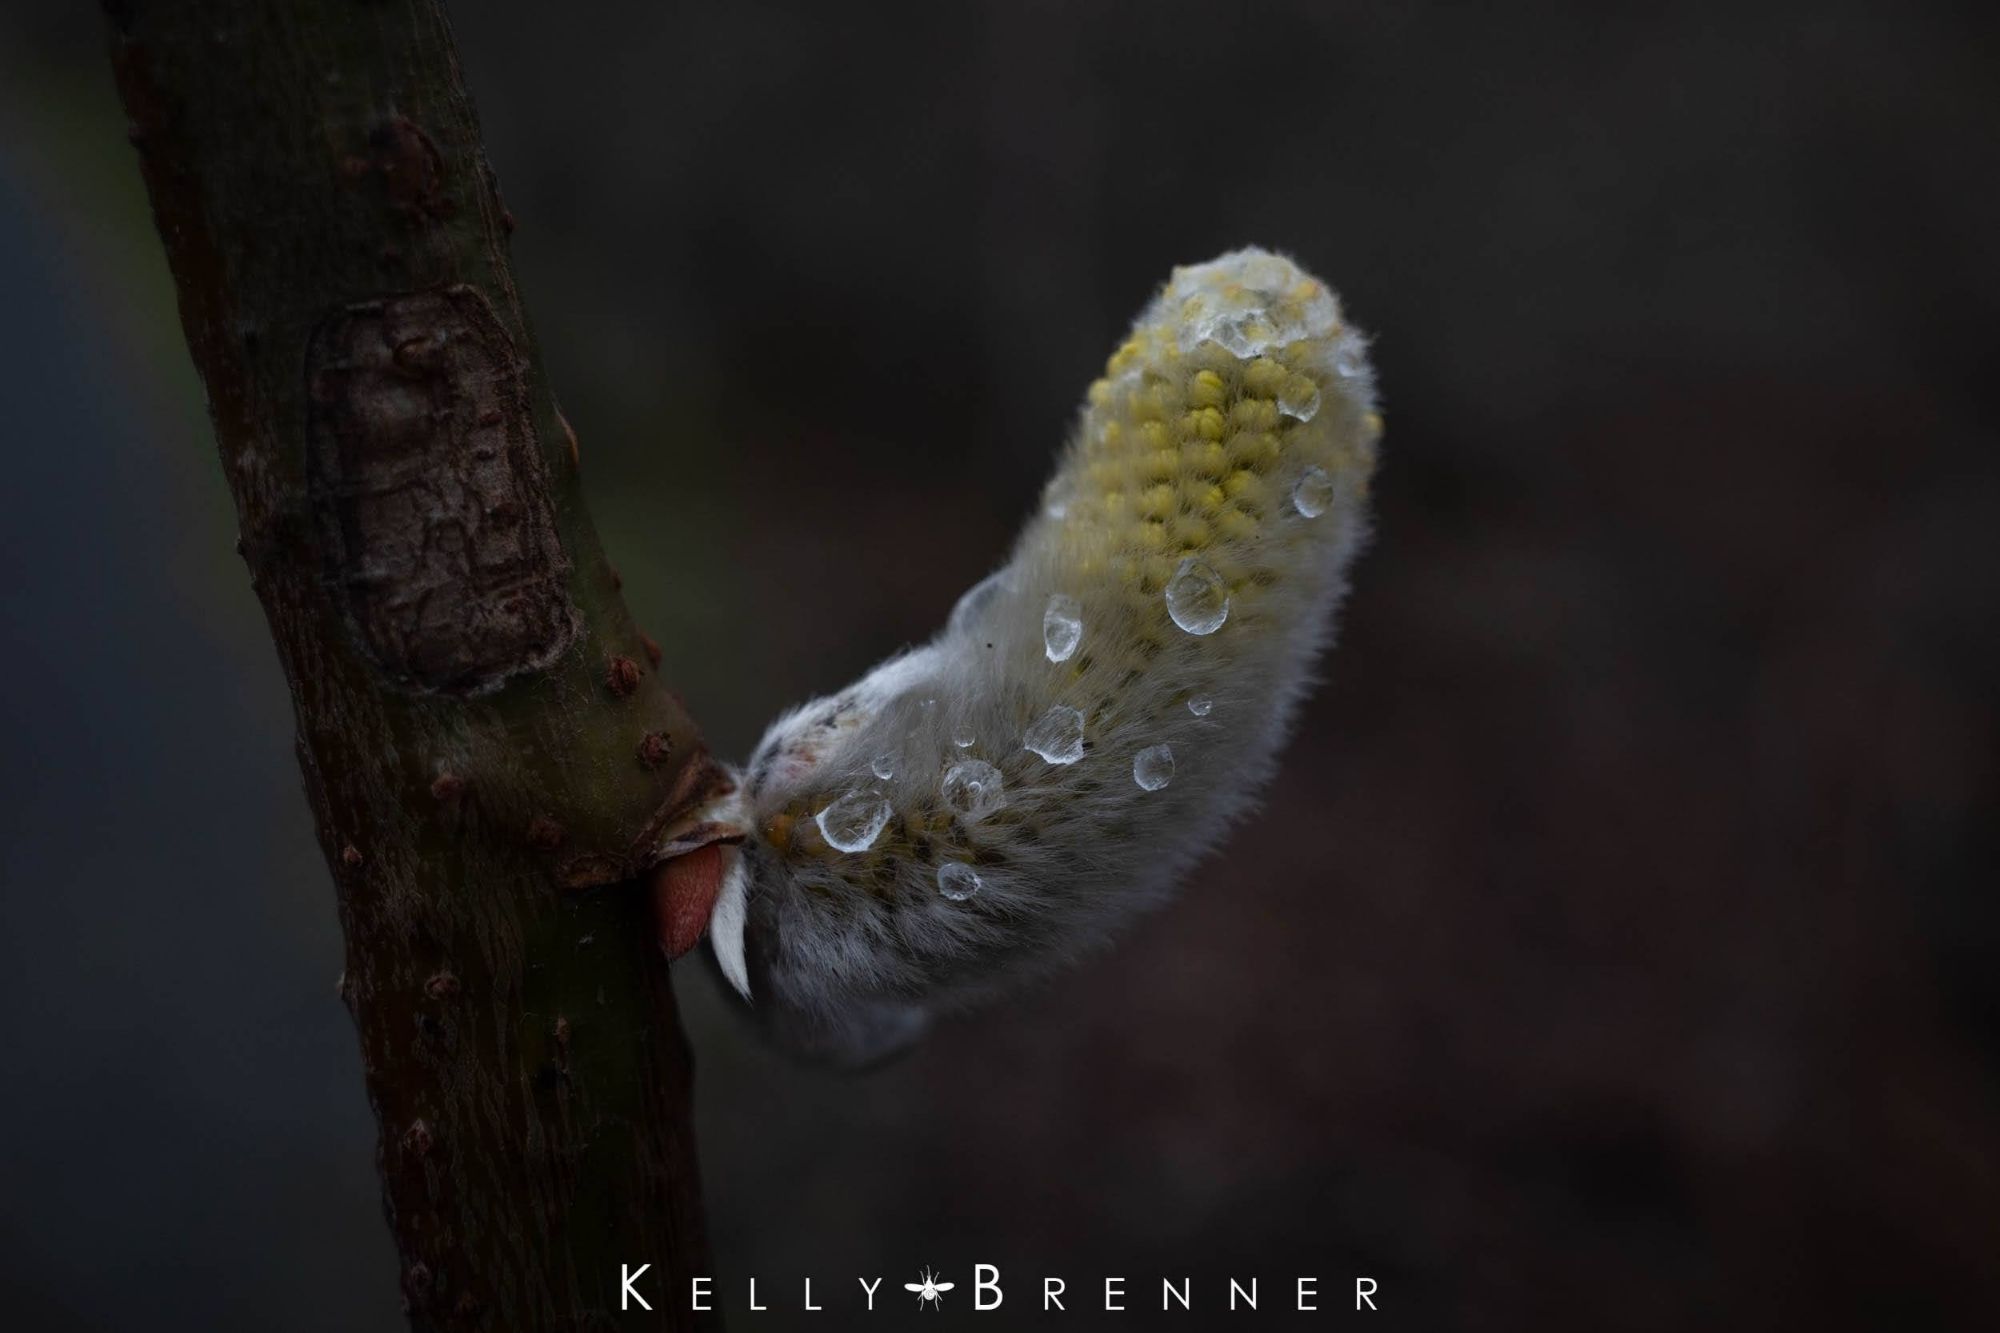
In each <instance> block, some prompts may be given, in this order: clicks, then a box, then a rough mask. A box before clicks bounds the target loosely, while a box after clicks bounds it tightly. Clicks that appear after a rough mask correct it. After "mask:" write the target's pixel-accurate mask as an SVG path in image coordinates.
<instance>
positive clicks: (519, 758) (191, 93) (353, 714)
mask: <svg viewBox="0 0 2000 1333" xmlns="http://www.w3.org/2000/svg"><path fill="white" fill-rule="evenodd" d="M106 9H107V11H108V13H109V15H110V18H111V24H112V54H113V60H114V65H115V68H116V73H117V79H118V86H119V90H120V93H121V95H122V97H123V99H124V102H125V106H126V109H127V113H128V115H129V117H130V121H131V131H132V140H133V142H134V144H135V145H137V147H138V149H139V152H140V161H141V166H142V169H143V171H144V173H145V178H146V184H147V188H148V191H149V193H150V195H151V199H152V204H153V210H154V214H155V219H156V221H157V223H158V225H159V230H160V234H161V236H162V238H163V239H164V241H165V243H166V249H167V256H168V259H169V262H170V264H171V266H172V269H173V273H174V278H175V282H176V285H177V287H178V291H179V298H180V310H181V320H182V324H183V326H184V328H185V331H186V335H187V340H188V346H189V348H190V350H191V351H192V353H193V356H194V360H195V364H196V366H197V368H198V369H199V371H200V373H201V376H202V379H203V381H204V382H205V384H206V386H207V390H208V398H209V407H210V412H211V415H212V417H213V421H214V426H215V434H216V440H217V443H218V445H219V446H220V449H221V454H222V462H223V467H224V470H225V471H226V473H227V474H228V479H229V485H230V488H231V490H232V491H233V493H234V495H235V499H236V505H237V511H238V515H239V519H240V523H241V549H242V551H243V553H244V556H245V559H246V560H247V562H248V564H249V567H250V573H251V579H252V582H253V584H254V585H255V587H256V590H257V594H258V596H259V598H260V599H261V600H262V602H263V605H264V609H265V612H266V615H267V616H268V619H269V622H270V627H271V631H272V635H273V637H274V639H275V640H276V642H277V646H278V652H279V657H280V659H281V660H282V662H283V664H284V669H285V674H286V677H287V679H288V680H289V681H290V684H291V691H292V696H293V702H294V708H295V712H296V718H297V724H298V752H299V761H300V765H301V767H302V769H303V770H304V774H305V785H306V789H307V793H308V796H309V798H310V800H311V803H312V808H313V813H314V816H315V819H316V821H317V824H318V830H319V838H320V844H321V848H322V850H323V851H324V853H325V854H326V857H327V860H328V863H329V865H330V866H331V868H332V870H333V874H334V878H335V881H336V884H337V886H338V892H339V899H340V914H341V922H342V926H343V929H344V930H345V933H346V940H347V971H346V973H345V974H344V976H343V978H342V982H341V994H342V997H343V999H344V1000H345V1001H346V1003H347V1005H348V1006H349V1008H350V1010H351V1012H352V1014H353V1016H354V1020H355V1024H356V1026H357V1028H358V1029H359V1032H360V1037H361V1048H362V1057H363V1062H364V1066H365V1069H366V1074H367V1081H368V1092H369V1098H370V1101H371V1102H372V1104H373V1106H374V1108H375V1113H376V1116H377V1120H378V1124H379V1130H380V1148H379V1154H378V1155H379V1165H380V1168H381V1172H382V1179H383V1184H384V1196H385V1202H386V1208H387V1212H388V1215H389V1220H390V1223H391V1226H392V1227H393V1229H394V1231H395V1236H396V1243H397V1247H398V1249H399V1251H400V1254H401V1259H402V1288H403V1292H404V1295H405V1298H406V1301H407V1304H408V1307H409V1311H410V1316H411V1320H412V1322H413V1324H414V1325H415V1326H416V1327H417V1328H420V1329H431V1328H468V1327H484V1328H495V1329H509V1330H517V1329H543V1328H599V1327H623V1326H626V1323H625V1322H624V1321H627V1320H630V1321H633V1326H643V1327H649V1328H681V1327H687V1326H691V1325H692V1322H693V1320H694V1318H695V1317H694V1316H693V1315H691V1314H689V1313H687V1312H686V1311H685V1309H684V1306H685V1304H686V1303H685V1302H681V1301H669V1300H666V1299H663V1296H664V1294H665V1292H667V1291H668V1290H678V1291H681V1292H685V1291H686V1290H687V1286H686V1280H687V1279H688V1278H689V1277H691V1276H694V1275H695V1274H698V1273H706V1272H708V1271H709V1265H708V1257H707V1248H706V1240H705V1237H704V1234H703V1228H702V1217H701V1209H700V1196H699V1187H698V1183H697V1178H696V1169H695V1155H694V1146H693V1138H692V1133H691V1129H690V1121H689V1080H690V1069H689V1062H688V1054H687V1050H686V1044H685V1041H684V1038H683V1037H682V1035H681V1032H680V1028H679V1024H678V1019H677V1016H676V1012H675V1008H674V1001H673V994H672V991H671V989H670V987H669V985H668V982H667V969H666V968H665V966H664V965H663V964H662V962H661V960H660V957H659V954H658V952H657V950H656V949H655V947H654V942H653V941H654V930H653V924H652V921H651V919H650V904H649V899H648V895H647V894H645V893H643V892H636V891H633V887H634V886H633V884H632V882H631V881H633V879H634V878H635V877H636V876H638V875H640V874H641V873H642V872H643V871H644V870H645V869H646V867H647V866H648V864H649V863H650V862H651V861H652V860H653V859H654V857H655V856H657V854H658V849H659V848H660V846H661V845H662V843H663V842H664V841H665V840H666V839H667V838H668V837H669V836H670V835H671V833H672V832H673V830H674V826H675V824H676V822H677V821H679V820H681V819H682V818H683V817H684V816H685V815H686V814H687V812H688V811H690V810H691V809H693V808H695V807H696V806H697V805H698V804H699V803H700V802H702V801H703V800H705V799H706V798H708V797H709V796H710V795H712V794H713V793H714V791H715V790H716V789H717V787H718V786H719V785H720V784H722V783H723V782H725V781H726V779H725V778H724V777H723V776H722V774H721V773H720V771H719V770H718V769H717V768H716V767H715V766H714V765H712V764H711V763H710V762H709V760H708V757H707V754H706V751H705V750H704V748H703V746H702V743H701V738H700V735H699V733H698V732H697V730H696V728H695V726H694V724H693V722H692V721H691V720H690V719H689V718H688V717H687V716H686V715H685V713H684V712H683V711H682V708H681V706H680V703H679V701H678V699H677V698H676V697H675V696H674V695H673V694H672V692H671V691H670V690H669V689H668V688H667V687H666V685H665V683H664V682H663V681H662V680H661V679H660V678H659V676H658V675H657V674H655V672H654V670H653V669H652V668H653V667H654V666H656V665H657V663H656V662H653V661H651V660H649V658H650V655H651V654H652V653H653V652H655V651H656V650H654V649H653V648H652V645H651V643H650V641H649V640H647V639H646V638H645V637H644V636H643V635H642V634H640V633H639V631H638V629H637V627H636V626H635V625H634V624H633V622H632V619H631V616H630V615H629V614H628V613H627V611H626V609H625V607H624V604H623V602H622V600H621V598H620V596H619V593H618V579H617V575H616V574H615V573H614V572H613V571H612V569H611V567H610V566H609V565H608V564H607V563H606V562H605V559H604V556H603V553H602V551H601V549H600V547H599V545H598V540H597V537H596V534H595V532H594V531H593V529H592V527H591V523H590V519H589V517H588V515H587V514H586V513H585V510H584V506H583V502H582V499H581V496H580V494H579V491H578V486H577V468H578V454H577V444H576V438H575V435H574V434H573V433H572V432H571V430H570V429H569V427H568V425H567V424H566V423H565V422H564V421H563V419H562V417H561V415H560V413H559V412H558V411H557V408H556V404H555V401H554V398H553V397H552V395H551V394H550V391H549V388H548V385H547V382H546V380H545V378H544V376H543V373H542V368H541V363H540V359H539V357H538V355H537V352H536V348H535V344H534V340H533V338H532V336H531V334H530V331H529V327H528V321H527V318H526V315H525V314H524V312H523V310H522V307H521V302H520V298H519V296H518V294H517V292H516V290H515V286H514V281H513V277H512V274H511V272H510V270H509V265H508V260H507V239H506V238H507V234H508V232H509V231H510V230H511V226H512V219H511V218H510V217H509V215H508V214H507V211H506V209H505V208H504V206H503V205H502V204H501V202H500V198H499V195H498V193H497V190H496V187H495V184H494V180H493V175H492V172H491V170H490V169H489V168H488V166H487V164H486V161H485V157H484V154H483V151H482V149H481V145H480V140H479V131H478V125H477V122H476V120H475V118H474V115H473V110H472V106H471V103H470V100H469V99H468V97H467V95H466V91H465V88H464V85H463V81H462V79H461V77H460V73H459V69H458V65H457V61H456V57H455V54H454V51H453V45H452V39H451V33H450V30H449V27H448V24H447V22H446V20H445V17H444V14H443V12H442V8H441V6H440V5H439V4H438V3H437V2H436V0H380V2H379V3H369V4H356V3H354V0H298V2H296V3H290V4H286V5H261V4H255V3H249V2H248V0H180V2H179V3H167V2H166V0H110V2H109V3H107V5H106ZM226 819H227V814H226V812H218V822H219V827H226V823H224V822H223V821H226ZM628 1263H629V1264H633V1265H635V1266H636V1265H637V1264H640V1263H651V1264H652V1265H653V1270H652V1274H651V1275H650V1276H651V1278H652V1282H651V1283H649V1285H650V1286H651V1287H652V1291H653V1294H654V1298H653V1300H652V1304H653V1307H654V1312H653V1313H652V1314H643V1313H641V1312H639V1311H638V1310H637V1309H636V1307H635V1309H634V1310H633V1311H631V1312H629V1313H627V1314H624V1315H621V1314H619V1313H618V1310H619V1305H620V1299H619V1297H620V1287H621V1283H620V1265H621V1264H628ZM662 1279H664V1280H662ZM669 1284H670V1285H669ZM677 1306H680V1307H683V1308H680V1309H677V1308H676V1307H677ZM280 1322H282V1320H281V1321H280Z"/></svg>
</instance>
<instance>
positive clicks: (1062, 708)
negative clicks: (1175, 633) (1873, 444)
mask: <svg viewBox="0 0 2000 1333" xmlns="http://www.w3.org/2000/svg"><path fill="white" fill-rule="evenodd" d="M1217 623H1218V624H1219V623H1221V622H1219V621H1218V622H1217ZM1021 744H1022V745H1023V746H1024V747H1025V748H1027V749H1029V750H1033V751H1034V752H1035V753H1036V754H1038V755H1040V756H1041V757H1042V758H1044V759H1046V760H1048V761H1049V762H1050V763H1052V764H1073V763H1075V762H1076V761H1077V760H1079V759H1081V758H1083V714H1082V713H1080V712H1078V711H1077V710H1076V709H1074V708H1071V707H1070V706H1069V705H1068V704H1057V705H1056V706H1055V707H1054V708H1051V709H1050V710H1049V711H1048V712H1046V713H1044V714H1042V717H1041V720H1040V721H1039V722H1037V723H1035V725H1034V726H1032V727H1029V728H1028V730H1027V732H1026V734H1024V735H1023V736H1022V737H1021Z"/></svg>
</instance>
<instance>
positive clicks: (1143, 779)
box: [1132, 745, 1174, 791]
mask: <svg viewBox="0 0 2000 1333" xmlns="http://www.w3.org/2000/svg"><path fill="white" fill-rule="evenodd" d="M1173 780H1174V747H1173V746H1171V745H1148V746H1147V747H1146V748H1145V749H1143V750H1141V751H1139V753H1137V754H1135V755H1133V756H1132V781H1134V782H1136V783H1138V784H1139V785H1140V786H1141V787H1144V788H1145V789H1146V790H1147V791H1158V790H1159V789H1160V788H1162V787H1164V786H1166V785H1167V784H1168V783H1169V782H1172V781H1173Z"/></svg>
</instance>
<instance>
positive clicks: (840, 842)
mask: <svg viewBox="0 0 2000 1333" xmlns="http://www.w3.org/2000/svg"><path fill="white" fill-rule="evenodd" d="M813 823H815V824H817V825H819V831H820V832H821V833H822V834H823V835H825V837H826V841H827V845H828V846H830V847H832V848H834V849H835V850H836V851H842V852H860V851H866V850H867V849H868V848H869V847H872V846H874V844H875V839H877V838H879V837H881V836H882V830H883V829H884V828H886V827H888V824H889V801H888V798H887V797H885V796H882V795H881V794H880V793H878V792H872V791H851V792H849V793H847V795H845V796H843V797H841V798H840V799H839V800H837V801H835V802H834V803H833V804H832V805H829V806H828V807H827V808H826V809H824V810H822V811H820V812H819V813H818V814H816V815H814V816H813Z"/></svg>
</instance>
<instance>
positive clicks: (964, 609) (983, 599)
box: [946, 569, 1007, 634]
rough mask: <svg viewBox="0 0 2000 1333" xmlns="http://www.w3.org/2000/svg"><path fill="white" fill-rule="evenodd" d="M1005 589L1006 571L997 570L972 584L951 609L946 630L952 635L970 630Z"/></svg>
mask: <svg viewBox="0 0 2000 1333" xmlns="http://www.w3.org/2000/svg"><path fill="white" fill-rule="evenodd" d="M1006 589H1007V571H1006V570H1004V569H1003V570H998V571H996V572H994V573H992V574H988V575H987V576H986V577H985V578H983V579H981V580H979V582H977V583H975V584H973V585H972V588H971V590H970V591H968V592H967V593H966V594H965V596H963V597H961V598H959V599H958V605H957V606H954V607H953V608H952V609H951V620H950V622H949V624H948V625H947V626H946V628H947V629H949V630H950V631H951V632H952V633H954V634H958V633H962V632H964V631H965V630H968V629H970V628H971V627H972V626H973V625H975V624H977V623H978V622H979V620H980V618H981V617H982V616H984V615H985V614H986V612H987V609H988V608H989V607H991V606H992V605H993V599H994V598H996V597H998V596H999V595H1000V594H1001V593H1002V592H1005V591H1006Z"/></svg>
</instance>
